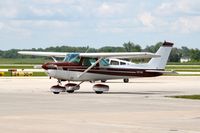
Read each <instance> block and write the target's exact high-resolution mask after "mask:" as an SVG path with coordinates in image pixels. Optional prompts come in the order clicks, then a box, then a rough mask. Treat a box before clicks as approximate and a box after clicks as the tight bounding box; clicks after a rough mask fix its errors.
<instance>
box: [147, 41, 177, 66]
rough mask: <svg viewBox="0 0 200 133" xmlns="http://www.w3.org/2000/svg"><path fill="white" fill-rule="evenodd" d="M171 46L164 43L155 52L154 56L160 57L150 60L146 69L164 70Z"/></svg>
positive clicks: (168, 43)
mask: <svg viewBox="0 0 200 133" xmlns="http://www.w3.org/2000/svg"><path fill="white" fill-rule="evenodd" d="M173 45H174V44H173V43H170V42H166V41H165V42H164V43H163V45H162V46H161V47H160V48H159V49H158V51H157V52H156V54H157V55H160V57H159V58H152V59H151V60H150V61H149V62H148V64H147V65H148V68H150V69H159V70H161V69H162V70H163V69H165V66H166V64H167V61H168V58H169V55H170V53H171V50H172V46H173Z"/></svg>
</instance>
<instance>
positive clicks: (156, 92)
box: [74, 91, 180, 95]
mask: <svg viewBox="0 0 200 133" xmlns="http://www.w3.org/2000/svg"><path fill="white" fill-rule="evenodd" d="M173 93H180V92H179V91H144V92H127V91H124V92H122V91H119V92H105V93H103V95H109V94H114V95H120V94H125V95H161V94H173ZM74 94H96V93H95V92H91V91H77V92H74Z"/></svg>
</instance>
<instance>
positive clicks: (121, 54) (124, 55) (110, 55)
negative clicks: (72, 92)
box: [18, 51, 160, 59]
mask: <svg viewBox="0 0 200 133" xmlns="http://www.w3.org/2000/svg"><path fill="white" fill-rule="evenodd" d="M18 53H19V54H23V55H35V56H49V57H65V56H66V55H67V54H69V53H64V52H36V51H19V52H18ZM79 56H80V57H91V58H100V57H102V58H136V59H137V58H155V57H160V55H156V54H154V53H149V52H119V53H79Z"/></svg>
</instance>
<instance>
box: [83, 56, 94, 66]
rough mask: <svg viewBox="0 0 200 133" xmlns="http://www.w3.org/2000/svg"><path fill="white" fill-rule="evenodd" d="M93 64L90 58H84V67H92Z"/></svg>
mask: <svg viewBox="0 0 200 133" xmlns="http://www.w3.org/2000/svg"><path fill="white" fill-rule="evenodd" d="M91 65H92V64H91V62H90V59H89V58H84V59H83V66H91Z"/></svg>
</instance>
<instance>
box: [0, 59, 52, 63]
mask: <svg viewBox="0 0 200 133" xmlns="http://www.w3.org/2000/svg"><path fill="white" fill-rule="evenodd" d="M49 61H52V60H51V59H50V58H49V59H45V58H21V59H11V58H0V64H43V63H44V62H49Z"/></svg>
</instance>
